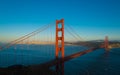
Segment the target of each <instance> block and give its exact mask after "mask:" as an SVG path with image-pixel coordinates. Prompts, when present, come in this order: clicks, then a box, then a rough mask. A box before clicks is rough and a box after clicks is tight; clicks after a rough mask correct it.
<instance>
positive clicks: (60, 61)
mask: <svg viewBox="0 0 120 75" xmlns="http://www.w3.org/2000/svg"><path fill="white" fill-rule="evenodd" d="M66 26H67V27H65V26H64V19H61V20H56V25H54V24H48V25H45V26H43V27H41V28H39V29H37V30H35V31H33V32H31V33H29V34H27V35H25V36H22V37H20V38H18V39H16V40H14V41H12V42H10V43H8V44H6V45H4V46H2V47H1V48H0V50H1V51H3V50H9V49H14V53H16V51H17V49H21V55H24V54H22V49H27V50H28V53H29V50H30V49H33V50H34V49H37V48H36V47H35V48H33V47H32V48H31V47H30V46H32V44H36V45H40V46H42V45H45V46H44V47H45V48H44V49H43V47H42V48H39V49H38V50H45V51H44V53H45V52H46V53H47V54H48V55H52V56H54V59H52V60H49V61H47V62H44V63H40V64H34V65H29V66H28V67H29V69H30V70H35V71H40V70H42V69H43V68H50V67H52V66H55V67H56V68H55V69H56V72H57V75H64V63H65V62H67V61H69V60H71V59H73V58H77V57H79V56H82V55H84V54H87V53H89V52H92V51H95V50H98V49H100V48H105V50H106V51H107V52H108V51H109V48H108V45H109V43H108V37H107V36H106V37H105V40H104V43H102V44H101V45H99V46H94V47H90V48H85V50H82V51H81V50H80V51H79V52H76V53H72V52H71V54H69V55H66V54H65V46H66V45H73V44H72V42H73V41H75V40H77V41H80V40H81V37H80V36H79V35H78V34H77V33H76V32H75V31H74V30H73V28H72V27H70V26H69V25H66ZM52 27H54V29H55V30H54V29H53V28H52ZM66 33H68V34H69V35H68V34H66ZM70 36H72V38H71V37H70ZM70 41H71V42H70ZM66 42H68V43H66ZM82 42H83V39H82ZM85 44H86V43H85ZM18 45H19V46H18ZM46 45H49V46H46ZM53 45H54V46H53ZM51 46H52V47H51ZM78 46H79V45H78ZM80 46H81V45H80ZM84 46H85V45H84ZM52 49H54V50H52ZM71 49H72V48H71ZM49 50H50V51H49ZM51 51H52V52H53V51H54V52H53V53H54V54H53V53H51ZM50 53H51V54H50ZM16 59H17V57H15V60H16ZM22 59H24V58H22ZM13 62H15V61H13ZM14 65H15V64H14ZM59 69H61V71H59ZM59 72H60V73H59Z"/></svg>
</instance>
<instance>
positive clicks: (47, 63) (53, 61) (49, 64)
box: [29, 48, 99, 70]
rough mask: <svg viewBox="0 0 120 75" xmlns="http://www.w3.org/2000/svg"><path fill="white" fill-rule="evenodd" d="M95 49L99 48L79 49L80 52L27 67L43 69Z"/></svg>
mask: <svg viewBox="0 0 120 75" xmlns="http://www.w3.org/2000/svg"><path fill="white" fill-rule="evenodd" d="M97 49H99V48H91V49H88V50H85V51H81V52H78V53H75V54H72V55H69V56H66V57H64V59H62V58H59V59H54V60H51V61H49V62H46V63H43V64H39V65H32V66H29V68H30V69H32V70H33V69H34V70H36V69H39V70H40V69H43V68H49V67H52V66H55V65H57V64H58V63H62V62H66V61H69V60H70V59H73V58H77V57H79V56H82V55H84V54H87V53H89V52H92V51H95V50H97Z"/></svg>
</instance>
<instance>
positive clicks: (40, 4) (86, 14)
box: [0, 0, 120, 41]
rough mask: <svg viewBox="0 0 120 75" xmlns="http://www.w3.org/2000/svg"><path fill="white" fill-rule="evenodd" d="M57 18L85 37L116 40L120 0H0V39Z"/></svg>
mask: <svg viewBox="0 0 120 75" xmlns="http://www.w3.org/2000/svg"><path fill="white" fill-rule="evenodd" d="M61 18H64V20H65V25H70V26H71V27H72V28H73V29H74V30H75V31H76V32H77V33H78V34H79V35H80V36H81V37H82V38H84V39H86V40H97V39H104V37H105V36H108V37H109V38H110V39H111V40H120V35H119V34H120V0H0V41H12V40H14V39H16V38H19V37H20V36H22V35H25V34H27V33H29V32H32V31H33V30H35V29H38V28H39V27H41V26H43V25H46V24H49V23H55V21H56V19H58V20H59V19H61ZM66 27H67V26H66Z"/></svg>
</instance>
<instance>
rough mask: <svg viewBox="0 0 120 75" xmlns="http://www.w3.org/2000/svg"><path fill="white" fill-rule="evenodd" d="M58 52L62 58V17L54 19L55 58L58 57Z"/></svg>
mask: <svg viewBox="0 0 120 75" xmlns="http://www.w3.org/2000/svg"><path fill="white" fill-rule="evenodd" d="M59 52H60V53H61V57H62V58H64V19H61V20H56V52H55V55H56V58H58V56H59Z"/></svg>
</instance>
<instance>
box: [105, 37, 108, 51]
mask: <svg viewBox="0 0 120 75" xmlns="http://www.w3.org/2000/svg"><path fill="white" fill-rule="evenodd" d="M104 48H105V50H106V51H108V50H109V41H108V36H106V37H105V40H104Z"/></svg>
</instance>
